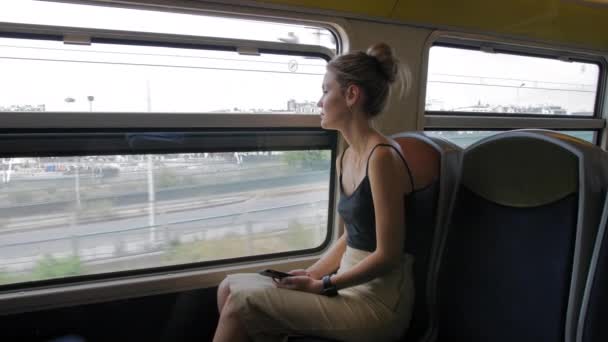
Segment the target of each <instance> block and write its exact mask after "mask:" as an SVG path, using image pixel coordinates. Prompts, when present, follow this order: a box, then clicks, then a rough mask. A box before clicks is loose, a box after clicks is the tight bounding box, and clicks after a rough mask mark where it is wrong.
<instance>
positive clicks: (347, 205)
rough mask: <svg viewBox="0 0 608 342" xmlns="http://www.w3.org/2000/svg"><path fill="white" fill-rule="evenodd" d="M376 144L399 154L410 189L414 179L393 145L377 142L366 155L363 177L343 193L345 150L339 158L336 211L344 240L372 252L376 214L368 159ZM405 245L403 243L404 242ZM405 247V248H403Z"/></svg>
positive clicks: (374, 241)
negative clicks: (350, 191) (349, 191)
mask: <svg viewBox="0 0 608 342" xmlns="http://www.w3.org/2000/svg"><path fill="white" fill-rule="evenodd" d="M378 146H388V147H391V148H393V149H394V150H395V151H397V154H399V157H400V158H401V160H403V164H405V168H406V169H407V172H408V176H409V177H410V181H411V184H412V191H413V190H414V179H413V177H412V172H411V171H410V168H409V166H408V165H407V162H406V161H405V159H404V158H403V156H402V155H401V153H400V152H399V150H397V148H395V146H393V145H389V144H378V145H376V146H374V148H372V150H371V152H370V153H369V156H368V157H367V164H366V166H365V177H364V178H363V180H362V181H361V183H359V185H358V186H357V187H356V188H355V190H354V191H353V193H352V194H351V195H350V196H347V195H346V194H345V193H344V187H343V186H342V161H343V160H344V155H345V154H346V150H344V152H343V153H342V158H341V159H340V192H341V196H340V202H339V203H338V212H339V213H340V215H341V216H342V218H343V219H344V224H345V226H346V231H347V232H348V238H347V240H346V242H347V244H348V246H350V247H353V248H356V249H360V250H364V251H368V252H373V251H375V250H376V215H375V212H374V201H373V199H372V189H371V185H370V183H369V177H368V170H369V159H370V158H371V156H372V154H373V153H374V151H375V150H376V148H377V147H378ZM347 148H348V147H347ZM407 196H408V194H405V195H404V205H405V203H407ZM405 211H406V208H403V215H404V216H405ZM404 246H405V244H404ZM404 249H405V248H404Z"/></svg>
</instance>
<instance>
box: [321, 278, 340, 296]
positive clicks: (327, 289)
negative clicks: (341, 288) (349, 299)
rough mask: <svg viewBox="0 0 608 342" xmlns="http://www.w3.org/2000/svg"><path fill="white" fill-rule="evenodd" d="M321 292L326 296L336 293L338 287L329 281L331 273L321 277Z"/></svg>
mask: <svg viewBox="0 0 608 342" xmlns="http://www.w3.org/2000/svg"><path fill="white" fill-rule="evenodd" d="M321 294H322V295H324V296H327V297H333V296H337V295H338V288H337V287H336V285H333V284H332V283H331V274H328V275H326V276H324V277H323V290H321Z"/></svg>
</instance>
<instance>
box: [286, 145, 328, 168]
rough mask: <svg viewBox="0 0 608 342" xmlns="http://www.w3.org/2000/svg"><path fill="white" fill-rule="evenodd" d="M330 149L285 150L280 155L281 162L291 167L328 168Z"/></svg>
mask: <svg viewBox="0 0 608 342" xmlns="http://www.w3.org/2000/svg"><path fill="white" fill-rule="evenodd" d="M330 158H331V151H325V150H323V151H320V150H312V151H287V152H284V153H283V155H282V160H283V162H285V163H287V164H288V165H289V166H292V167H305V168H312V169H319V170H320V169H325V168H329V160H330Z"/></svg>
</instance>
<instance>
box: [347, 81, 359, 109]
mask: <svg viewBox="0 0 608 342" xmlns="http://www.w3.org/2000/svg"><path fill="white" fill-rule="evenodd" d="M361 96H362V92H361V87H359V86H358V85H356V84H349V85H348V87H346V92H345V94H344V97H345V98H346V105H348V106H349V107H352V106H354V105H355V104H357V102H359V101H360V99H361Z"/></svg>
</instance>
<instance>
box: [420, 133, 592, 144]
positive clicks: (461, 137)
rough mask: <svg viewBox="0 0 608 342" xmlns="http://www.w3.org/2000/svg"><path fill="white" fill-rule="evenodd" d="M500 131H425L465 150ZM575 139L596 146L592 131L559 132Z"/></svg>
mask: <svg viewBox="0 0 608 342" xmlns="http://www.w3.org/2000/svg"><path fill="white" fill-rule="evenodd" d="M499 132H500V131H425V133H427V134H428V135H430V136H435V137H439V138H444V139H447V140H449V141H451V142H453V143H455V144H456V145H458V146H460V147H462V148H466V147H467V146H469V145H471V144H473V143H475V142H477V141H479V140H481V139H483V138H486V137H489V136H491V135H494V134H496V133H499ZM561 133H564V134H568V135H570V136H573V137H575V138H578V139H581V140H585V141H588V142H590V143H592V144H596V141H597V140H596V132H594V131H561Z"/></svg>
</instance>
